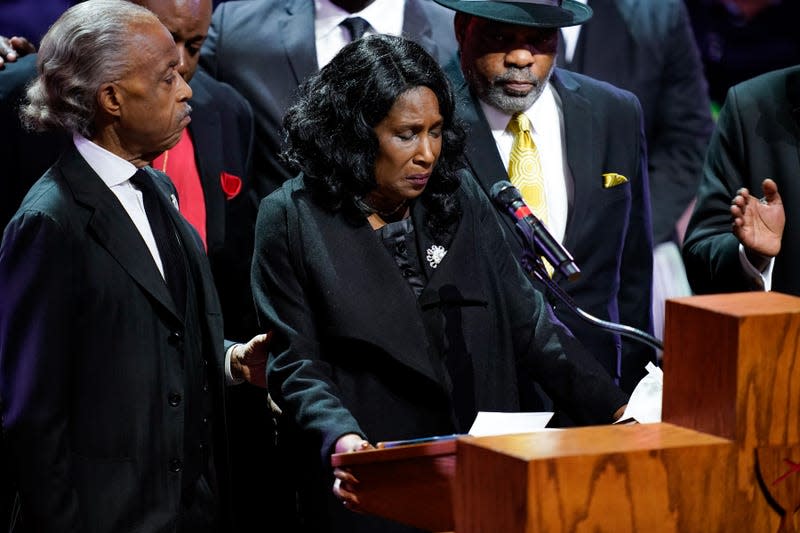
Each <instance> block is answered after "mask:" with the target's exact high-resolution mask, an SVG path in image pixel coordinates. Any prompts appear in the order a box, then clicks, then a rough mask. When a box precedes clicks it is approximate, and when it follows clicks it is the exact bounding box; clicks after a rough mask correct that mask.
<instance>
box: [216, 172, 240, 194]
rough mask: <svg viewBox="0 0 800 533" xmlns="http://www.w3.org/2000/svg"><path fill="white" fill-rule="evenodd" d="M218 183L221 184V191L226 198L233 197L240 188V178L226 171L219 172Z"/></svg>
mask: <svg viewBox="0 0 800 533" xmlns="http://www.w3.org/2000/svg"><path fill="white" fill-rule="evenodd" d="M219 183H220V185H222V192H224V193H225V197H226V198H227V199H228V200H231V199H232V198H234V197H235V196H236V195H237V194H239V191H241V190H242V178H240V177H239V176H234V175H233V174H228V173H227V172H220V175H219Z"/></svg>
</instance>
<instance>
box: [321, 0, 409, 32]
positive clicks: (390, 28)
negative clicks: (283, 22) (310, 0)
mask: <svg viewBox="0 0 800 533" xmlns="http://www.w3.org/2000/svg"><path fill="white" fill-rule="evenodd" d="M404 9H405V2H404V1H398V0H375V1H374V2H372V3H371V4H369V5H368V6H367V7H365V8H364V9H362V10H361V11H358V12H356V13H348V12H347V11H345V10H344V9H342V8H341V7H339V6H337V5H335V4H334V3H333V2H331V0H314V10H315V19H314V29H315V31H316V39H317V40H320V39H323V38H325V37H326V36H327V35H328V34H330V33H331V32H333V31H336V30H337V28H339V24H341V23H342V21H343V20H344V19H346V18H348V17H356V16H358V17H361V18H363V19H364V20H366V21H367V22H369V25H370V26H371V27H372V28H371V29H370V30H368V32H369V33H386V34H389V35H400V34H402V32H403V11H404Z"/></svg>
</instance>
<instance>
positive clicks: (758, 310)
mask: <svg viewBox="0 0 800 533" xmlns="http://www.w3.org/2000/svg"><path fill="white" fill-rule="evenodd" d="M670 304H678V305H681V306H687V307H695V308H698V309H705V310H709V311H714V312H717V313H721V314H724V315H731V316H734V317H747V316H763V315H775V314H786V313H800V298H798V297H797V296H791V295H789V294H783V293H780V292H759V291H753V292H735V293H729V294H706V295H701V296H686V297H683V298H672V299H670V300H668V301H667V305H670Z"/></svg>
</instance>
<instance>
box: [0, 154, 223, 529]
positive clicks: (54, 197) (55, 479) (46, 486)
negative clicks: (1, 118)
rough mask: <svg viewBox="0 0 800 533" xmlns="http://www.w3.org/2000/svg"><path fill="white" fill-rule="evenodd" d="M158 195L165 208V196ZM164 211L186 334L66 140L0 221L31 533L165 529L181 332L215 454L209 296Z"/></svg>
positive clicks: (218, 395) (11, 399)
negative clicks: (189, 305) (201, 380)
mask: <svg viewBox="0 0 800 533" xmlns="http://www.w3.org/2000/svg"><path fill="white" fill-rule="evenodd" d="M150 174H151V175H152V177H153V178H154V179H155V180H157V181H158V180H163V181H162V182H161V183H162V185H163V184H165V183H166V184H168V181H167V178H166V176H163V175H160V174H158V173H156V172H155V171H152V170H151V171H150ZM161 201H163V202H164V203H165V204H166V205H168V206H169V204H168V200H167V198H166V196H164V197H163V198H162V199H161ZM167 211H168V212H169V213H170V218H171V219H172V221H173V223H174V224H175V225H176V228H177V229H178V233H179V235H180V239H181V241H182V242H183V243H184V245H183V248H184V250H185V255H186V259H187V266H188V268H189V272H190V276H191V277H190V278H189V279H190V280H191V282H192V284H193V286H194V287H195V289H194V290H195V291H196V294H197V311H198V316H197V321H198V322H199V327H198V328H197V329H198V330H197V331H190V330H188V329H186V324H184V322H183V319H182V318H179V317H180V315H181V313H178V312H177V311H176V309H175V305H174V303H173V301H172V299H171V297H170V293H169V291H168V289H167V286H166V284H165V283H164V281H163V278H162V277H161V275H160V273H159V272H158V269H157V268H156V266H155V262H154V261H152V260H151V259H150V258H149V257H150V252H149V251H148V249H147V247H146V246H145V244H144V241H143V240H142V238H141V236H140V235H139V233H138V232H137V230H136V228H135V226H134V225H133V223H132V222H131V220H130V218H129V217H128V215H127V213H126V212H125V210H124V209H123V208H122V206H121V205H120V204H119V201H118V200H117V198H116V196H114V194H113V193H112V192H111V191H110V190H109V189H108V187H106V186H105V184H104V183H103V182H102V181H101V180H100V178H99V177H98V176H97V175H96V174H95V173H94V172H93V171H92V170H91V168H90V167H89V166H88V164H87V163H86V162H85V160H84V159H83V158H82V157H81V156H80V154H78V152H77V150H75V149H74V147H73V148H71V149H69V150H68V151H67V152H65V154H64V156H63V157H62V158H60V159H59V161H58V162H57V163H56V164H55V165H54V166H53V167H52V168H51V169H50V170H49V171H48V172H47V173H46V174H45V175H44V176H43V177H42V179H40V180H39V181H38V182H37V183H36V184H35V185H34V186H33V188H32V189H31V190H30V191H29V193H28V195H27V196H26V198H25V200H24V201H23V204H22V206H21V207H20V209H19V211H18V212H17V214H16V215H15V217H14V218H13V219H12V221H11V222H10V223H9V225H8V227H7V228H6V232H5V236H4V238H3V243H2V248H0V293H2V295H3V298H2V299H0V338H2V339H3V342H2V345H0V396H2V397H3V413H2V414H3V424H4V428H5V430H6V435H7V438H8V445H9V448H10V451H11V453H12V455H13V458H14V463H13V464H14V468H15V470H16V477H17V481H18V484H19V489H20V494H21V498H22V503H23V517H24V519H25V523H26V526H27V527H28V528H30V529H31V530H33V531H54V532H55V531H87V532H104V533H107V532H111V531H120V532H122V531H126V532H127V531H152V532H156V531H164V530H167V529H169V528H170V527H174V520H175V518H176V514H177V510H178V504H179V501H180V497H181V481H182V480H181V475H182V474H181V464H180V462H177V461H180V459H181V458H182V456H183V450H184V437H185V438H187V439H188V438H189V436H185V435H184V422H183V420H184V414H185V410H186V407H187V406H189V405H192V404H193V402H198V401H199V400H200V398H199V397H189V396H190V395H189V391H188V390H187V389H185V388H184V387H185V379H184V378H183V377H182V375H183V372H184V371H183V370H181V369H182V368H183V367H182V366H181V364H186V365H188V364H189V363H188V362H183V363H181V361H182V360H183V358H184V356H185V347H186V345H187V343H188V342H189V339H191V342H195V341H197V342H200V343H201V353H202V358H203V360H204V361H205V364H206V368H207V374H208V379H209V384H210V394H212V399H213V401H214V405H215V406H216V407H217V412H216V413H215V414H216V415H217V416H216V417H215V419H214V424H215V426H214V427H215V429H216V430H217V431H218V435H217V437H218V439H217V440H216V441H215V449H216V451H217V452H219V453H220V454H221V455H222V456H224V455H225V442H224V438H221V432H222V431H224V418H223V417H222V416H221V408H222V406H223V383H224V380H223V377H224V368H223V339H222V315H221V313H220V307H219V301H218V299H217V295H216V291H215V290H214V284H213V281H212V277H211V272H210V269H209V266H208V262H207V260H206V257H205V255H204V254H203V252H202V250H201V248H200V247H199V246H197V245H196V242H197V241H196V240H195V239H196V234H195V233H194V230H193V229H192V228H191V227H190V226H189V224H188V223H187V222H186V221H185V220H184V219H183V217H181V216H180V215H179V214H178V212H177V210H175V209H173V208H172V207H168V209H167ZM184 337H185V338H186V339H187V340H186V342H184V341H183V339H184ZM202 366H203V365H202V363H201V364H200V367H201V368H202ZM176 368H177V370H176ZM186 372H188V370H186ZM176 393H177V394H178V395H179V396H178V398H179V401H178V402H177V404H176V402H175V401H174V398H175V396H174V395H175V394H176ZM201 394H202V393H201ZM170 398H172V399H171V400H170ZM220 466H224V465H220ZM222 470H223V471H224V468H223V469H222Z"/></svg>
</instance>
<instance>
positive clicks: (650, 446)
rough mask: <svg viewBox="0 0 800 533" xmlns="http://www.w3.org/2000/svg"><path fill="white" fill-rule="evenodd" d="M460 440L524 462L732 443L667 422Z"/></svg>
mask: <svg viewBox="0 0 800 533" xmlns="http://www.w3.org/2000/svg"><path fill="white" fill-rule="evenodd" d="M459 440H460V441H461V442H460V443H459V444H462V443H463V444H465V445H471V446H479V447H482V448H485V449H489V450H492V451H495V452H498V453H502V454H503V455H506V456H511V457H516V458H518V459H522V460H525V461H531V460H536V459H551V458H556V457H569V456H576V455H601V454H608V453H615V452H619V453H626V452H635V451H647V450H654V449H665V448H680V447H686V446H705V445H714V444H729V443H730V442H731V441H729V440H727V439H723V438H720V437H715V436H713V435H709V434H706V433H700V432H698V431H694V430H691V429H686V428H683V427H680V426H676V425H673V424H665V423H660V424H631V425H624V426H592V427H582V428H571V429H565V430H559V431H543V432H537V433H525V434H519V435H505V436H498V437H480V438H470V437H467V438H463V439H459Z"/></svg>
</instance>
